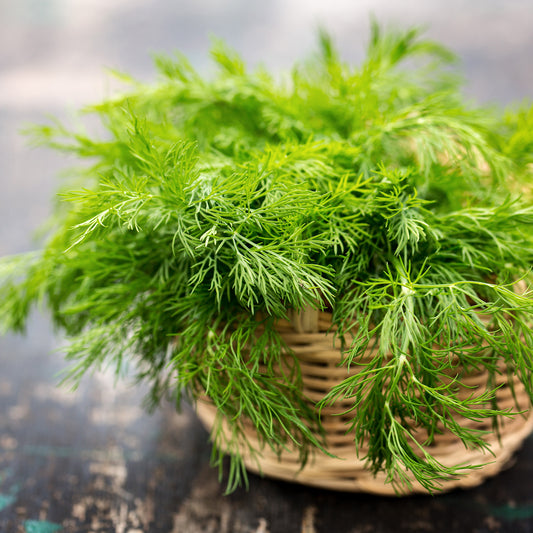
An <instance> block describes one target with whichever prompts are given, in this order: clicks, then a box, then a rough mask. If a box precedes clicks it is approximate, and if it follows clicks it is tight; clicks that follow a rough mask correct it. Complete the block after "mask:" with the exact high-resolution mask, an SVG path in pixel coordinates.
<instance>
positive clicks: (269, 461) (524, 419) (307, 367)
mask: <svg viewBox="0 0 533 533" xmlns="http://www.w3.org/2000/svg"><path fill="white" fill-rule="evenodd" d="M330 329H331V315H330V314H329V313H325V312H319V311H314V310H307V311H305V312H304V313H302V314H299V315H295V316H294V317H293V320H292V321H291V322H288V321H281V322H280V323H279V324H278V331H279V332H280V334H281V336H282V337H283V340H284V341H285V343H286V344H287V345H288V346H289V347H290V349H291V350H292V351H293V352H294V354H295V356H296V357H297V359H298V360H299V363H300V367H301V373H302V381H303V393H304V395H305V396H306V397H307V399H308V400H309V402H310V403H311V404H312V405H314V404H315V403H316V402H318V401H320V400H321V399H322V398H323V397H324V396H325V395H326V394H327V393H328V392H329V391H330V389H331V388H332V387H333V386H335V385H337V384H338V383H339V382H341V381H342V380H343V379H345V378H346V377H348V376H349V375H350V374H353V373H355V372H357V369H356V368H354V367H355V366H356V365H353V367H352V369H351V370H350V371H348V370H347V369H346V368H345V367H343V366H339V362H340V360H341V352H340V350H339V348H337V347H335V346H333V340H332V335H331V334H330V335H326V332H327V331H328V330H330ZM370 356H371V354H369V357H370ZM488 377H489V376H488V372H487V371H486V370H485V371H479V372H476V373H469V374H468V375H467V376H465V377H464V378H463V379H462V380H461V383H463V384H464V385H465V388H464V389H462V390H461V391H460V393H459V394H464V395H465V397H466V396H469V395H471V394H472V391H473V389H472V387H479V389H478V390H479V391H483V390H484V389H485V385H486V384H487V380H488ZM508 379H509V378H508V376H507V374H506V373H505V372H503V373H502V374H501V375H497V376H496V384H497V385H500V384H501V385H502V387H501V388H500V389H499V390H498V391H497V398H498V407H499V408H500V409H506V408H508V409H512V410H513V411H527V414H516V415H515V416H512V417H503V418H502V419H501V420H499V425H500V438H498V435H497V434H496V433H490V434H488V436H487V437H486V438H485V440H486V441H487V443H488V444H489V445H490V449H491V450H492V454H487V453H484V452H483V451H480V450H471V449H466V448H465V446H464V444H463V443H462V442H461V441H460V440H459V439H458V438H457V437H456V436H455V435H453V434H451V433H449V432H447V431H443V432H442V433H441V434H438V435H436V436H435V439H434V441H433V443H432V444H431V445H430V446H428V450H429V451H430V453H431V454H432V455H433V456H434V457H435V459H437V460H438V461H439V462H441V463H442V464H443V465H446V466H454V465H458V464H468V465H484V466H482V467H481V468H479V469H475V470H471V471H469V472H468V473H467V474H465V475H462V476H459V477H458V478H455V479H450V480H446V481H445V482H444V483H443V485H442V489H443V491H447V490H451V489H453V488H457V487H463V488H466V487H473V486H476V485H478V484H480V483H481V482H482V481H483V480H484V479H485V478H487V477H490V476H493V475H495V474H496V473H498V472H499V471H500V470H501V469H502V468H503V467H504V466H505V465H506V464H507V463H508V462H509V460H510V458H511V456H512V454H513V453H514V452H515V451H516V450H517V449H518V448H519V447H520V445H521V444H522V442H523V441H524V439H525V438H526V437H527V436H528V434H529V433H530V432H531V431H532V429H533V417H532V416H529V415H530V413H529V409H530V401H529V397H528V396H527V393H526V391H525V389H524V386H523V384H522V383H521V382H520V381H519V380H518V378H517V377H512V378H511V379H512V380H513V383H512V385H513V386H512V387H511V386H509V382H508ZM513 389H514V395H513ZM349 406H350V401H349V400H344V401H343V400H340V401H338V402H336V403H335V404H333V405H331V406H329V407H327V408H324V409H323V410H322V417H321V420H322V425H323V427H324V429H325V431H326V443H327V448H328V450H329V451H330V452H331V453H332V454H333V455H334V456H335V457H329V456H327V455H325V454H324V453H321V452H319V451H317V452H316V453H314V454H313V455H312V457H311V458H310V459H309V461H308V463H307V464H306V466H305V467H304V468H303V469H302V468H301V465H300V462H299V455H298V452H297V451H294V452H284V453H283V454H282V455H281V457H278V455H277V454H276V453H274V452H273V451H272V450H271V449H270V448H269V447H268V446H261V445H260V443H259V442H258V439H257V436H256V434H255V430H254V428H253V427H249V428H248V426H246V424H245V425H244V427H245V428H246V434H247V438H248V441H249V443H250V444H251V445H252V447H253V448H254V449H256V450H260V454H259V460H257V459H256V458H254V459H252V458H251V457H250V456H249V454H248V453H247V451H246V448H245V447H244V446H243V448H242V453H243V455H244V457H245V464H246V467H247V468H248V469H249V470H250V471H253V472H257V473H261V474H263V475H268V476H270V477H274V478H279V479H284V480H288V481H294V482H298V483H303V484H306V485H313V486H317V487H322V488H328V489H334V490H342V491H353V492H369V493H375V494H382V495H394V494H397V492H395V489H394V487H393V486H392V485H391V484H387V483H385V478H386V476H385V474H384V473H379V474H377V475H374V474H372V473H371V472H370V471H369V470H368V469H367V468H366V466H365V461H364V459H363V458H364V456H365V449H364V447H363V448H361V449H360V450H359V457H358V456H356V450H355V445H354V438H353V435H352V434H351V433H347V432H346V430H347V425H346V423H347V422H349V420H350V416H349V415H340V414H339V413H342V412H344V411H345V410H346V409H347V408H348V407H349ZM197 412H198V415H199V417H200V419H201V420H202V422H203V423H204V425H205V426H206V427H207V428H208V429H210V428H212V427H213V424H214V421H215V417H216V409H215V407H214V406H213V405H212V404H211V403H209V402H208V401H199V402H198V405H197ZM456 420H458V421H460V423H461V425H463V426H465V427H474V428H477V429H482V430H489V431H490V430H491V429H492V425H491V421H490V420H489V421H487V422H484V423H480V422H473V421H472V420H469V419H466V418H463V419H462V417H460V416H457V417H456ZM226 431H227V433H228V435H229V430H228V429H227V426H226ZM417 438H418V440H420V442H423V441H424V440H425V435H424V434H423V432H420V435H419V436H417ZM397 490H398V489H397V488H396V491H397ZM410 492H420V493H424V492H427V491H426V489H424V488H423V487H422V486H421V485H420V484H419V483H418V482H417V481H416V480H415V479H414V478H412V489H411V491H410Z"/></svg>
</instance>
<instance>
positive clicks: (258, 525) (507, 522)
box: [0, 317, 533, 533]
mask: <svg viewBox="0 0 533 533" xmlns="http://www.w3.org/2000/svg"><path fill="white" fill-rule="evenodd" d="M33 327H34V330H33V331H34V334H35V336H34V335H30V337H29V338H28V339H20V338H16V337H8V338H4V339H3V340H2V341H1V342H0V367H1V368H2V369H4V371H3V372H2V375H1V376H0V531H1V532H5V533H12V532H13V533H15V532H16V533H19V532H20V533H23V532H26V533H52V532H54V531H65V532H87V533H89V532H95V533H96V532H110V533H111V532H119V533H139V532H143V533H158V532H161V533H182V532H183V533H200V532H201V533H207V532H210V533H219V532H220V533H231V532H235V533H267V532H269V533H292V532H294V533H322V532H323V533H329V532H335V533H381V532H395V533H400V532H410V533H412V532H435V533H436V532H442V533H449V532H454V531H457V532H477V533H482V532H494V531H498V532H509V533H511V532H512V533H518V532H526V531H532V530H533V439H532V438H530V439H528V440H527V441H526V443H525V446H524V447H523V449H522V450H521V452H520V453H519V454H518V455H517V456H516V459H515V464H514V465H513V466H511V467H510V468H509V469H508V470H506V471H505V472H503V473H502V474H500V475H499V476H498V477H496V478H494V479H491V480H489V481H488V482H486V483H485V484H484V485H483V486H482V487H480V488H477V489H474V490H469V491H456V492H452V493H450V494H447V495H441V496H438V497H430V496H416V497H407V498H399V499H396V498H383V497H376V496H370V495H364V494H342V493H335V492H329V491H324V490H317V489H312V488H307V487H304V486H300V485H296V484H289V483H283V482H278V481H273V480H268V479H260V478H259V477H257V476H254V475H251V476H250V486H249V489H248V490H244V489H243V490H239V491H237V492H235V493H233V494H231V495H229V496H225V495H224V485H223V482H222V484H221V483H219V481H218V473H217V471H215V470H214V469H212V468H211V467H210V466H209V460H210V446H209V444H208V435H207V433H206V432H205V430H204V429H203V428H202V427H201V425H200V423H199V422H198V420H197V419H196V418H195V415H194V412H193V411H192V410H191V409H190V408H185V409H184V411H183V412H182V413H181V414H176V412H175V411H174V409H173V408H172V406H171V405H168V404H167V405H164V406H162V408H161V409H160V410H158V411H157V412H155V413H153V414H151V415H150V414H147V413H146V412H145V411H143V409H142V408H141V407H140V404H141V401H142V392H143V391H142V390H141V389H140V388H138V387H130V386H128V385H127V384H126V383H125V382H121V383H118V384H117V385H115V384H114V376H113V374H112V373H110V372H104V373H100V374H97V375H95V376H93V377H91V378H90V379H87V380H85V381H84V382H83V384H82V386H81V388H80V389H79V390H78V391H77V392H76V393H71V392H69V391H68V390H66V389H62V388H57V387H56V384H57V381H58V377H57V373H58V372H59V371H60V370H61V369H62V368H64V363H63V362H62V359H61V357H60V356H59V355H58V354H55V355H53V354H51V350H52V348H53V347H54V346H53V341H52V338H51V337H50V336H49V335H46V334H45V332H46V321H45V319H43V318H41V317H36V318H35V319H34V320H33ZM39 332H42V333H41V334H39ZM36 337H39V338H40V339H42V344H41V345H40V346H39V344H38V343H37V342H36V340H37V338H36ZM6 370H7V371H6Z"/></svg>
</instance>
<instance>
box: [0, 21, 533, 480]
mask: <svg viewBox="0 0 533 533" xmlns="http://www.w3.org/2000/svg"><path fill="white" fill-rule="evenodd" d="M213 59H214V60H215V62H216V64H217V65H218V67H219V69H218V74H216V75H215V76H214V77H213V78H211V79H204V78H202V77H201V76H200V75H199V74H198V73H197V72H196V71H195V70H194V69H193V67H192V66H191V65H190V64H189V63H188V62H187V60H186V59H185V58H183V57H182V56H179V55H178V56H176V57H175V58H168V57H157V58H156V65H157V67H158V69H159V72H160V74H161V79H160V80H159V82H158V83H157V84H155V85H153V86H144V85H142V84H139V83H136V82H131V85H132V89H131V92H130V93H129V94H127V95H126V96H122V97H117V98H115V99H110V100H107V101H105V102H103V103H101V104H99V105H96V106H93V107H91V108H89V109H88V110H87V111H88V112H90V113H93V114H97V115H98V116H99V117H100V118H101V121H102V123H103V125H104V126H105V128H106V131H107V133H106V135H105V136H104V138H102V139H100V138H98V137H97V136H95V135H89V134H86V133H82V132H78V131H69V129H68V128H66V127H64V126H63V125H61V124H57V123H56V124H52V125H47V126H43V127H39V128H35V130H34V132H33V133H34V139H35V141H36V142H39V143H44V144H46V145H48V146H50V147H53V148H55V149H60V150H64V151H68V152H72V153H74V154H76V155H77V156H78V157H79V158H80V159H82V160H84V161H87V162H89V166H87V165H86V166H85V167H84V168H83V169H82V170H80V172H79V173H78V174H77V175H73V176H72V180H71V181H70V182H67V183H66V185H65V186H64V190H63V191H62V192H61V193H60V198H61V200H62V201H61V202H60V203H59V205H58V206H57V209H56V214H55V218H54V220H53V223H52V227H53V231H52V232H51V236H50V238H49V240H48V242H47V244H46V246H45V247H44V250H43V251H42V252H39V253H32V254H30V255H26V256H22V257H12V258H5V259H4V260H3V261H2V262H1V263H0V276H1V283H0V324H2V325H3V327H4V328H6V329H15V330H22V329H23V328H24V326H25V322H26V318H27V316H28V312H29V310H30V308H31V305H32V304H33V303H35V302H39V301H44V302H45V303H46V305H47V306H48V307H49V308H50V309H51V311H52V315H53V319H54V322H55V323H56V324H57V325H58V326H59V327H60V328H62V329H63V330H65V331H66V333H67V334H68V335H69V336H70V338H71V343H70V344H69V346H68V348H67V358H68V359H69V360H70V361H71V362H72V367H71V372H70V377H69V379H70V380H71V382H72V383H74V384H76V383H77V382H78V381H79V379H81V377H82V376H83V375H84V374H85V373H86V372H87V371H90V370H91V369H93V368H98V367H100V366H102V365H107V364H113V365H114V366H115V367H116V369H117V373H119V374H120V373H121V372H122V369H123V365H124V363H125V361H127V360H134V361H136V363H137V369H138V376H139V379H142V380H146V381H147V382H148V383H149V384H150V385H151V394H150V398H149V400H150V402H151V403H152V404H156V403H157V402H158V401H159V400H160V399H161V398H162V397H163V396H164V395H165V394H167V393H171V394H174V395H175V398H176V402H177V404H178V406H179V402H180V400H181V397H182V395H183V394H186V395H187V396H188V397H189V398H190V399H191V400H195V399H198V398H200V397H202V395H204V394H207V395H208V396H209V397H210V398H211V399H212V401H213V402H214V404H215V405H216V406H217V408H218V410H219V413H220V414H221V416H224V417H226V418H227V419H229V420H230V421H231V422H232V429H233V431H234V435H233V437H234V440H233V439H232V441H231V442H223V441H222V439H223V436H222V433H221V432H220V431H218V432H215V433H216V435H215V450H214V457H215V460H218V461H219V460H220V455H219V450H220V449H221V447H224V448H230V449H234V450H236V448H235V443H236V442H237V439H239V438H240V437H241V433H242V426H241V421H242V417H246V418H248V419H249V420H251V421H252V423H253V424H254V426H255V427H256V428H257V432H258V436H259V437H260V440H261V441H262V442H264V443H265V444H266V445H268V446H270V447H272V449H274V450H275V451H277V452H281V451H282V450H283V449H284V448H285V447H286V446H288V445H296V447H297V448H298V449H300V450H301V460H302V464H303V463H305V460H306V457H307V455H308V453H309V451H310V450H311V449H313V448H317V447H318V448H321V447H322V443H321V441H320V438H319V437H317V435H320V434H321V428H320V418H319V416H318V414H317V412H316V411H314V410H312V409H311V408H310V407H309V406H308V404H307V403H306V401H305V398H304V397H303V396H302V393H301V389H300V386H299V385H300V375H299V367H298V363H297V361H296V360H294V359H293V357H292V355H291V353H290V351H288V349H287V347H286V346H284V345H283V341H282V339H281V338H280V336H279V334H278V333H277V332H276V329H275V323H276V319H279V318H284V317H286V315H287V311H288V310H291V309H295V310H300V309H303V308H306V307H308V306H312V307H318V308H326V309H331V310H332V311H333V319H334V324H335V325H336V326H337V333H336V335H337V336H338V337H339V339H340V340H341V341H342V342H343V343H344V352H343V353H344V355H343V361H342V362H341V363H340V364H344V365H361V364H362V363H361V356H362V354H363V353H365V351H366V350H367V348H369V347H371V346H374V344H375V341H376V339H378V340H379V343H378V345H377V346H378V348H377V349H376V351H375V357H374V358H373V359H372V360H371V362H369V363H368V364H366V363H365V364H366V366H364V367H363V368H362V369H361V371H360V372H359V373H358V374H357V375H355V376H353V377H350V378H348V379H346V380H345V381H344V382H342V383H340V384H339V385H338V386H337V387H335V388H334V389H333V390H332V391H331V392H330V394H329V395H328V396H327V397H326V398H325V399H324V401H323V402H322V404H321V406H322V405H327V404H328V403H329V402H332V401H334V400H335V399H336V398H339V397H342V398H349V399H350V400H351V401H352V408H351V411H353V415H354V418H353V422H352V425H351V427H349V428H347V429H348V430H350V431H352V433H353V435H354V440H355V443H356V445H357V446H360V445H362V443H363V442H364V441H368V442H369V452H368V455H367V460H368V462H369V465H370V467H371V468H372V469H373V470H374V471H378V470H385V471H387V473H388V476H389V480H390V481H391V482H393V483H400V484H401V483H403V482H406V481H405V479H404V478H405V468H407V469H408V470H411V471H412V472H413V473H414V474H415V476H416V477H417V479H418V480H419V481H420V482H421V483H422V484H423V485H424V486H426V487H427V488H428V489H429V490H433V489H435V488H437V487H438V484H439V481H440V480H442V479H445V478H446V477H447V476H450V475H456V474H458V473H460V472H461V471H462V469H463V467H461V465H458V466H457V467H456V468H445V467H444V466H442V465H440V464H439V463H438V462H436V461H435V460H434V458H433V457H431V455H430V454H429V453H428V452H427V451H425V450H422V449H421V448H420V445H419V444H417V443H416V441H415V440H414V439H413V436H412V435H413V432H414V431H415V428H416V427H419V428H420V427H421V428H424V429H425V430H426V431H427V433H428V435H429V437H428V441H431V439H432V437H433V435H435V433H436V432H437V431H438V427H439V425H444V426H445V427H447V428H449V429H450V430H451V431H452V432H453V433H455V434H456V435H457V436H458V437H459V438H460V439H462V441H463V442H464V443H465V446H467V447H478V448H485V447H486V445H485V443H484V441H483V435H482V434H480V433H479V432H476V431H474V430H472V429H469V428H465V427H461V426H460V425H459V424H458V423H457V422H455V420H454V415H455V414H461V415H463V416H466V417H467V418H471V419H473V420H479V419H485V418H489V419H491V418H494V417H496V416H497V415H504V414H508V413H507V412H506V411H502V410H500V409H499V408H498V406H497V403H496V397H495V390H492V389H491V388H490V387H489V388H488V389H487V390H486V391H484V392H483V393H482V394H481V395H480V396H477V397H470V398H467V399H459V398H458V396H457V386H456V385H457V383H458V382H460V379H461V376H460V375H459V374H458V375H456V377H454V378H452V379H450V376H454V375H455V374H456V373H457V372H458V369H459V368H461V367H462V368H465V369H467V370H468V369H473V368H480V367H485V368H487V369H488V370H489V372H490V373H491V374H493V375H494V374H496V373H498V372H500V370H499V368H500V367H499V364H498V363H499V362H502V361H503V362H504V363H505V365H507V367H508V368H509V369H510V371H512V372H516V373H517V374H518V375H519V376H520V378H521V379H522V381H523V382H524V384H525V385H526V388H527V390H528V392H529V393H530V395H532V396H533V385H532V369H533V358H532V350H531V346H533V336H532V329H531V325H532V324H531V322H532V321H531V318H532V312H533V303H532V300H531V298H530V296H529V293H525V294H521V293H519V292H517V291H516V290H515V289H514V287H513V283H514V282H515V281H516V280H517V279H519V278H523V279H525V280H526V282H530V279H531V277H530V274H529V269H530V266H531V264H532V259H533V242H532V239H533V237H532V232H531V225H532V222H533V208H532V207H531V205H530V196H527V187H526V185H525V184H526V183H527V180H528V179H529V177H530V174H531V164H532V160H531V146H532V144H533V141H532V137H531V131H532V128H531V124H532V116H533V114H532V111H531V109H527V108H523V109H521V110H519V111H517V112H515V113H511V112H510V113H508V114H507V115H506V116H504V117H503V118H502V117H499V116H497V115H496V114H494V113H493V112H491V111H489V110H486V109H477V108H472V107H469V106H467V105H466V104H465V103H464V102H463V101H462V98H461V94H460V84H459V82H458V79H457V78H456V77H455V76H452V75H451V74H450V70H449V63H450V62H451V61H453V59H454V58H453V56H452V55H451V54H450V53H449V52H448V51H446V50H445V49H443V48H442V47H441V46H439V45H437V44H435V43H433V42H429V41H425V40H423V39H421V38H420V36H419V33H418V31H416V30H410V31H407V32H404V33H392V32H385V33H384V32H382V30H380V29H379V27H378V26H377V25H374V26H373V30H372V35H371V39H370V44H369V48H368V54H367V59H366V60H365V61H364V63H363V64H362V65H361V66H360V67H357V68H355V67H352V66H349V65H346V64H345V63H343V61H342V60H341V58H340V57H339V54H338V53H337V51H336V50H335V47H334V46H333V43H332V41H331V39H330V37H329V36H328V35H327V34H325V33H321V34H320V51H319V53H318V54H317V55H315V56H314V57H312V58H311V59H310V60H308V61H307V62H305V63H303V64H301V65H298V66H296V67H295V68H294V70H293V71H292V73H291V75H290V76H288V77H287V78H282V79H280V80H275V79H274V78H273V77H272V76H270V75H269V74H268V73H266V72H264V71H262V70H259V71H257V72H249V71H248V70H247V69H246V66H245V64H244V62H243V61H242V60H241V58H240V57H239V56H238V55H237V54H236V53H234V52H233V51H231V50H228V49H227V48H226V47H225V46H224V45H223V43H220V42H217V43H215V46H214V48H213ZM405 64H407V65H408V68H407V67H406V66H404V65H405ZM522 189H524V190H525V191H526V196H525V198H523V199H520V198H519V197H517V195H516V192H517V191H518V190H522ZM482 317H483V318H482ZM354 328H355V329H354ZM353 331H357V333H356V335H355V338H353V340H350V341H349V340H348V339H352V337H351V336H350V335H349V333H350V332H353ZM481 347H483V348H481ZM282 359H283V364H281V361H282ZM279 368H283V369H284V373H283V374H282V375H279ZM385 384H387V386H385ZM487 402H488V403H489V404H490V405H493V407H492V408H487V407H486V404H487ZM319 407H320V406H319ZM243 476H244V470H243V467H242V462H241V458H240V455H239V453H238V452H237V451H236V452H235V454H234V455H233V462H232V467H231V479H230V488H234V487H235V486H236V485H238V484H239V483H240V482H241V481H242V480H243V479H244V478H243Z"/></svg>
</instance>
